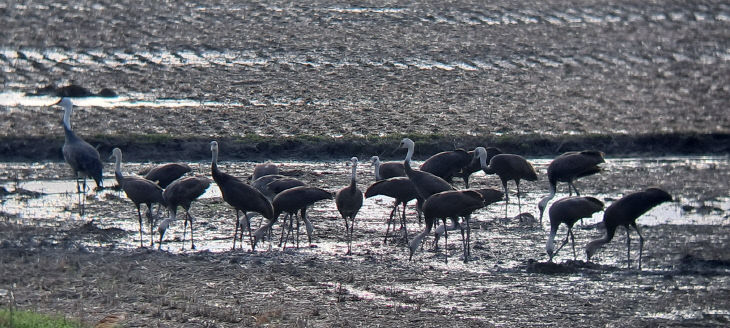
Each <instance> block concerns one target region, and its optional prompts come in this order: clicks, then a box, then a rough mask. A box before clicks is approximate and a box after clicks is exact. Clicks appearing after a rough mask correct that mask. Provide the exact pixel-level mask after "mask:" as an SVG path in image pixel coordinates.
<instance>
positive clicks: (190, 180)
mask: <svg viewBox="0 0 730 328" xmlns="http://www.w3.org/2000/svg"><path fill="white" fill-rule="evenodd" d="M209 186H210V179H208V178H206V177H186V178H181V179H178V180H175V181H173V182H172V183H171V184H170V185H168V186H167V188H165V191H164V192H162V197H163V198H164V199H165V202H166V203H167V208H168V209H169V210H170V218H169V220H170V222H172V221H175V219H176V217H177V207H178V206H182V208H183V209H185V224H184V225H183V239H182V242H183V248H185V232H186V230H187V226H188V221H190V248H191V249H195V237H194V236H193V216H192V215H190V205H191V204H192V203H193V201H195V200H196V199H198V197H200V196H201V195H202V194H203V193H205V191H206V190H207V189H208V187H209ZM164 235H165V229H160V243H159V245H158V246H159V247H161V246H162V238H163V237H164Z"/></svg>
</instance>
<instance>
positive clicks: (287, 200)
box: [254, 186, 332, 247]
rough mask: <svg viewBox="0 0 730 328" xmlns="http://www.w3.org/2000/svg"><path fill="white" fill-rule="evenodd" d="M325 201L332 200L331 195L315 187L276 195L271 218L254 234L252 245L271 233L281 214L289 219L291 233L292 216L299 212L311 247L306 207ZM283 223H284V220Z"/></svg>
mask: <svg viewBox="0 0 730 328" xmlns="http://www.w3.org/2000/svg"><path fill="white" fill-rule="evenodd" d="M326 199H332V193H331V192H329V191H327V190H324V189H321V188H317V187H309V186H298V187H294V188H290V189H287V190H284V191H282V192H281V193H279V194H278V195H276V197H274V200H273V202H272V204H273V206H274V215H273V218H272V219H270V220H269V221H268V222H267V223H266V224H265V225H263V226H261V227H260V228H258V229H257V230H256V232H254V245H256V244H258V242H259V241H261V240H262V239H263V238H264V236H265V234H266V233H267V232H270V231H271V228H272V227H273V225H274V223H276V221H277V219H278V218H279V216H280V215H281V214H282V213H286V215H287V216H288V217H289V226H290V229H289V231H291V230H292V229H291V228H292V226H293V222H294V216H295V215H296V213H297V212H300V214H301V218H302V220H303V221H304V224H305V227H306V230H307V237H308V239H309V243H310V245H311V243H312V231H313V226H312V223H311V221H310V220H309V219H308V218H307V207H309V206H311V205H312V204H314V203H316V202H318V201H321V200H326ZM284 222H286V220H285V221H284ZM283 229H284V230H286V228H285V227H283ZM298 233H299V219H298V218H297V234H298ZM288 234H289V232H287V237H286V239H284V241H283V242H280V244H282V243H283V247H286V240H287V239H288ZM298 240H299V239H298V238H297V247H299V245H298Z"/></svg>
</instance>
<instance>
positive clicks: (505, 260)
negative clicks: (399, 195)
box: [0, 0, 730, 327]
mask: <svg viewBox="0 0 730 328" xmlns="http://www.w3.org/2000/svg"><path fill="white" fill-rule="evenodd" d="M0 21H2V22H3V24H2V26H3V33H0V83H2V86H3V87H2V93H0V162H2V163H3V164H5V163H7V162H10V161H14V162H13V163H11V164H8V165H6V166H5V167H6V168H7V169H6V170H3V171H2V172H0V181H1V182H3V183H4V184H6V185H7V184H8V183H13V181H25V180H32V181H46V182H50V181H51V180H56V179H70V176H69V172H68V167H67V166H65V164H63V163H62V157H61V153H60V148H61V145H62V144H63V130H62V127H61V124H60V120H61V117H62V112H61V111H60V110H59V109H58V107H57V106H51V104H52V103H53V102H54V101H56V100H57V98H56V94H54V93H53V92H50V94H49V92H48V91H49V90H53V89H55V88H56V87H62V86H66V85H69V84H77V85H81V86H83V87H85V88H87V89H89V90H90V91H92V92H94V93H96V92H99V91H100V90H102V88H108V89H111V90H113V91H114V92H115V93H116V94H117V95H118V96H119V97H118V100H119V101H120V102H121V103H123V105H122V104H121V103H120V105H110V106H107V105H94V104H93V103H92V105H82V106H77V107H76V108H75V110H74V113H73V117H72V122H73V129H74V131H75V132H76V133H77V134H78V135H80V136H82V137H83V138H84V139H86V140H87V141H89V142H90V143H91V144H92V145H94V146H97V147H98V149H99V151H100V153H101V155H102V157H104V158H106V157H107V156H109V154H110V153H111V149H112V148H114V147H120V148H122V150H123V151H124V154H125V160H126V161H130V162H138V163H139V162H143V163H149V162H150V161H155V162H157V161H185V162H193V161H202V160H208V159H209V157H210V150H209V142H210V140H214V139H215V140H218V141H219V143H220V145H221V157H222V161H241V160H243V161H245V162H234V163H230V162H229V164H227V165H225V168H226V169H228V170H230V171H229V172H231V173H233V174H234V175H236V176H239V177H241V178H245V177H246V176H248V175H249V174H250V172H251V169H252V165H253V162H255V161H261V160H264V159H274V160H282V161H283V160H292V161H296V160H324V161H338V160H340V159H344V158H349V157H351V156H358V157H360V158H361V159H362V158H369V156H372V155H376V154H377V155H383V156H384V157H389V156H396V155H391V151H392V150H393V149H394V148H395V147H396V145H397V144H398V141H399V140H400V138H402V137H403V136H409V137H411V138H413V139H414V140H415V141H416V143H417V146H416V156H415V158H416V159H417V160H422V159H425V158H426V157H427V156H429V155H431V154H434V153H436V152H438V151H442V150H450V149H453V148H454V147H463V148H467V149H473V147H475V146H485V145H488V146H497V147H500V148H501V149H502V150H503V151H505V152H509V153H517V154H520V155H524V156H525V157H530V158H537V157H542V158H552V157H554V156H557V155H558V154H560V153H562V152H564V151H570V150H582V149H597V150H601V151H604V152H605V153H606V155H607V157H609V158H617V157H622V156H634V157H641V156H651V157H652V158H655V156H662V155H675V156H684V155H707V154H711V155H715V156H726V155H727V154H728V153H729V152H730V148H729V146H728V145H730V142H728V141H729V140H730V115H728V110H727V108H728V99H730V50H728V49H730V34H729V33H730V32H728V31H730V5H728V4H727V3H725V2H723V1H702V2H690V3H688V2H686V1H629V0H626V1H611V2H606V1H571V0H567V1H532V2H529V3H526V2H524V1H510V0H500V1H496V2H490V3H484V2H482V1H468V0H461V1H449V2H443V1H423V2H418V3H412V2H409V1H370V0H368V1H360V2H358V4H357V5H356V6H343V5H342V4H340V3H336V2H329V1H307V2H295V3H290V2H285V1H249V2H245V3H239V2H235V1H214V2H211V1H200V2H187V3H185V4H180V3H177V2H162V1H157V2H147V3H144V4H140V3H139V2H137V1H106V0H102V1H75V2H74V3H73V4H69V3H67V2H62V1H58V2H54V1H44V2H40V3H26V2H15V1H10V2H5V3H0ZM49 86H50V88H48V87H49ZM17 99H20V100H17ZM115 99H116V98H115ZM83 101H84V100H81V99H78V102H79V103H83ZM24 102H26V103H24ZM28 103H30V104H28ZM401 155H402V154H399V155H397V156H398V158H402V157H401ZM31 162H40V164H39V163H31ZM657 162H660V161H658V160H657ZM201 163H202V164H201ZM198 164H201V165H202V166H204V167H207V165H209V163H208V162H198ZM607 164H610V163H607ZM135 165H136V164H135ZM652 165H654V164H652ZM108 166H109V165H108V164H107V167H106V168H105V172H110V170H109V167H108ZM38 167H40V168H38ZM332 167H335V166H334V165H333V166H332ZM648 167H650V165H648V164H646V165H637V166H636V167H632V168H623V169H620V170H618V169H616V170H607V171H606V172H602V173H601V174H599V175H597V176H594V177H589V178H585V180H581V183H579V187H581V188H582V189H581V191H584V192H585V193H586V194H594V193H595V194H601V195H604V197H602V198H601V199H602V200H603V201H605V202H606V204H607V205H608V204H609V203H610V202H611V201H613V200H615V199H617V198H618V197H620V196H621V195H624V194H627V193H629V192H632V191H637V190H641V189H643V188H646V187H648V186H653V185H656V186H660V187H662V188H664V189H666V190H669V191H670V192H671V194H672V195H673V196H674V197H675V199H676V200H677V203H675V204H672V205H671V206H682V207H683V208H687V211H693V212H697V211H707V215H709V216H712V217H716V218H721V220H722V218H724V221H723V222H725V223H724V224H721V225H699V224H682V225H679V224H659V225H650V226H646V227H643V230H642V234H643V236H644V238H645V239H646V245H645V247H644V254H643V255H644V259H643V260H644V262H643V268H642V270H641V271H638V270H636V257H637V256H638V254H637V253H638V252H637V244H636V239H637V238H633V239H632V242H633V244H632V254H631V255H632V260H633V262H632V267H631V269H627V268H626V267H627V262H626V260H625V259H626V248H625V246H626V244H625V235H623V230H621V229H620V230H619V233H618V235H617V237H616V238H615V239H614V241H612V242H611V243H610V244H609V245H607V247H606V248H605V249H604V250H602V251H601V253H599V255H598V257H597V258H596V259H594V260H595V262H591V263H588V262H585V261H584V260H583V259H585V256H584V253H583V247H584V246H585V244H586V243H587V242H588V241H589V240H591V239H593V238H597V237H599V236H600V235H601V233H602V230H601V229H600V228H597V227H596V226H594V225H588V226H586V227H582V228H576V239H578V240H577V242H576V251H577V253H578V255H577V260H575V261H574V260H573V257H572V254H571V250H570V249H569V248H568V247H569V246H570V245H568V246H566V248H565V249H563V251H562V253H561V256H560V257H559V258H558V259H557V263H558V264H550V263H547V255H546V254H545V251H544V244H545V238H546V231H545V229H546V228H547V227H540V226H538V225H537V224H535V223H534V222H532V223H526V224H520V223H518V221H517V220H514V219H512V218H504V214H503V213H504V211H503V210H502V206H503V203H501V202H500V203H497V204H495V205H492V206H491V207H490V209H489V210H488V212H486V213H485V212H482V213H480V214H478V215H475V218H474V220H475V221H474V226H475V229H474V230H475V232H474V241H473V244H472V248H473V250H472V252H473V254H474V258H473V259H472V261H471V262H469V263H466V264H465V263H462V262H461V261H460V258H459V254H461V246H460V245H459V242H458V241H455V240H459V236H458V232H452V233H451V234H450V237H449V246H448V247H445V248H446V251H447V252H448V254H449V262H448V264H446V263H445V257H444V246H442V248H441V250H440V251H433V250H432V249H431V244H430V240H432V238H427V241H426V243H425V244H424V247H423V249H422V250H420V249H419V251H418V252H417V253H416V255H414V260H413V261H408V250H407V249H406V248H405V247H404V246H403V245H402V244H398V243H394V244H390V243H383V242H382V240H381V239H382V232H383V230H384V229H383V224H382V222H383V221H384V218H383V217H382V216H384V215H387V212H385V209H386V208H387V206H388V202H382V203H378V204H379V205H382V207H383V211H384V212H383V213H378V215H377V216H375V215H372V216H364V217H363V218H362V220H363V224H362V225H360V224H359V225H358V226H357V227H356V229H355V235H356V236H355V238H356V243H355V245H354V246H355V249H354V250H353V251H354V254H353V255H348V256H346V255H344V252H343V250H342V248H343V247H344V245H345V240H344V237H343V234H342V231H341V230H342V229H341V228H342V222H341V221H340V220H341V219H340V218H339V216H338V215H337V214H336V212H335V211H333V210H332V204H329V205H327V206H329V208H327V210H323V209H322V208H317V207H315V209H313V210H312V213H313V214H312V215H313V216H315V217H317V218H318V219H319V220H321V221H320V222H319V223H317V222H315V225H316V226H317V230H315V231H316V234H315V235H316V237H315V241H314V244H315V247H301V248H299V249H295V248H287V249H286V250H283V251H282V250H280V248H278V247H276V245H274V246H273V247H272V249H270V250H269V249H267V248H264V249H258V250H257V251H256V252H251V251H248V249H250V245H249V244H248V242H247V241H246V240H245V238H244V249H243V250H240V249H236V250H219V249H218V250H213V251H211V250H201V251H190V250H187V251H178V249H179V245H178V244H179V239H180V236H179V233H178V232H179V230H180V229H181V228H182V227H181V224H177V225H176V227H175V229H176V230H175V234H174V236H175V237H169V238H170V239H171V241H167V242H166V244H165V247H164V248H163V250H161V251H158V250H157V249H156V247H155V248H136V246H137V245H136V242H137V241H138V239H135V238H136V231H135V228H134V226H132V228H125V229H121V228H118V227H116V225H117V224H121V223H120V222H122V221H127V223H129V222H130V220H132V218H133V217H135V216H136V213H134V211H133V206H132V205H131V203H130V202H129V201H128V200H127V199H126V198H125V196H124V195H123V194H119V193H114V192H105V193H102V192H99V193H98V194H97V193H92V194H91V196H89V198H88V199H87V201H88V202H87V206H88V208H87V209H88V211H89V213H90V214H89V217H94V218H95V219H94V220H93V221H92V220H91V219H88V218H82V217H79V216H78V215H77V213H78V208H77V207H75V206H76V205H75V203H73V204H74V205H67V206H68V207H67V208H64V207H63V206H61V207H60V208H61V210H60V211H61V213H62V215H60V216H62V217H68V220H57V218H58V216H53V215H50V214H39V215H37V216H35V217H18V216H16V215H13V214H9V213H8V212H6V211H4V210H0V306H2V307H8V308H18V309H28V310H35V311H39V312H44V313H58V314H62V315H66V316H69V317H73V318H78V319H81V320H82V321H84V322H85V323H88V324H89V325H92V326H93V325H94V324H95V323H97V322H99V321H100V320H102V319H103V318H108V320H109V321H119V322H120V324H121V325H122V326H124V327H150V326H159V327H239V326H254V325H261V326H294V327H330V326H338V327H340V326H341V327H350V326H353V327H354V326H367V327H371V326H378V325H379V326H438V327H441V326H455V327H471V326H474V327H476V326H479V327H482V326H519V327H524V326H554V327H566V326H590V327H594V326H620V327H636V326H662V327H664V326H676V327H686V326H727V325H728V322H729V321H730V304H729V303H730V256H729V255H728V251H727V250H728V249H730V237H729V236H730V231H729V229H730V228H728V224H727V219H728V214H727V210H726V209H723V208H715V207H712V206H704V205H703V204H704V202H708V204H709V203H710V202H720V203H722V202H727V199H728V196H730V195H728V188H727V185H728V181H730V177H729V174H730V173H729V172H730V170H729V169H728V167H727V161H726V160H725V161H721V164H702V165H695V164H694V163H693V162H692V161H690V160H688V161H687V163H686V165H678V166H664V165H661V163H660V164H659V165H655V166H652V167H656V168H657V169H649V168H648ZM137 169H139V167H126V166H125V173H128V172H136V170H137ZM364 170H365V169H363V170H361V173H359V174H360V177H361V178H362V179H361V181H362V182H361V186H363V189H364V186H367V185H368V184H369V183H370V182H372V178H370V175H367V177H366V173H363V172H362V171H364ZM346 171H347V170H346V169H344V168H343V167H341V166H337V168H336V169H327V170H323V171H317V172H309V171H306V170H298V171H292V172H289V173H290V174H291V175H294V176H296V177H297V178H300V179H302V180H303V181H305V182H307V183H309V184H314V185H317V186H322V187H325V188H326V189H328V190H332V191H334V190H337V189H339V188H341V187H343V186H344V185H345V184H346V182H347V181H346V180H347V178H346V176H347V173H346ZM335 172H336V173H335ZM539 172H540V173H541V174H540V181H539V182H538V183H527V184H526V185H523V187H524V189H523V191H524V193H525V194H526V196H525V197H526V199H524V200H523V201H524V202H525V203H524V204H523V210H524V211H527V212H530V213H532V214H533V215H536V210H535V206H534V204H535V203H536V202H537V200H538V199H539V197H541V196H543V195H544V194H545V193H546V190H547V182H546V178H545V176H544V172H545V168H544V167H539ZM198 173H202V174H206V175H207V174H208V171H207V168H206V169H205V170H199V172H198ZM107 176H108V173H107ZM479 179H484V178H479ZM486 181H489V184H488V186H489V187H494V188H499V187H500V186H499V184H498V182H496V180H494V179H493V178H489V179H487V180H486ZM69 183H72V182H70V180H69ZM511 186H513V185H511ZM211 188H217V187H216V186H211ZM10 189H12V188H8V190H6V189H1V190H0V197H1V198H0V199H1V200H2V204H3V205H2V206H5V204H6V203H8V202H10V201H9V199H10V198H12V197H15V196H17V195H18V193H22V192H23V191H22V190H18V189H16V190H10ZM23 197H29V198H33V197H38V196H37V195H34V194H32V193H28V194H27V195H26V194H23ZM40 197H43V195H41V196H40ZM71 199H74V200H75V199H76V198H75V196H73V197H71ZM71 203H72V202H69V204H71ZM53 206H56V205H53ZM510 206H514V204H511V205H510ZM51 207H52V206H51V205H49V208H51ZM3 208H4V207H3ZM57 208H58V206H56V207H54V210H55V209H57ZM193 212H194V213H195V214H196V215H197V217H199V218H201V224H207V225H203V226H202V228H201V229H205V230H206V231H207V232H208V233H210V234H215V233H217V232H218V231H221V232H220V233H217V234H216V235H224V236H227V237H216V238H214V239H212V240H211V239H209V240H206V242H208V243H221V244H225V245H229V241H230V236H231V234H230V232H232V231H229V230H227V229H230V230H232V227H230V223H231V222H232V220H233V214H232V211H231V209H230V207H229V206H228V205H227V204H225V203H224V202H223V200H222V199H221V198H219V197H216V198H210V199H203V200H201V201H200V202H199V203H196V204H195V205H194V210H193ZM381 214H382V215H381ZM408 214H409V215H411V214H413V213H412V211H410V210H409V212H408ZM413 217H414V216H412V217H411V218H410V220H411V221H410V223H409V224H410V226H409V227H411V228H409V232H411V233H413V232H414V231H418V230H420V229H421V227H422V226H420V225H418V224H416V223H415V222H416V221H415V219H414V218H413ZM117 219H119V220H117ZM376 221H377V222H380V225H379V226H378V227H379V228H377V229H376V228H374V227H371V226H368V223H370V224H373V225H374V222H376ZM257 222H258V221H257ZM178 223H181V222H178ZM130 224H136V222H132V223H130ZM545 224H547V223H545ZM640 224H641V221H640ZM277 227H278V226H277ZM145 229H147V228H145ZM218 229H220V230H218ZM277 232H278V230H277ZM564 232H565V230H562V229H561V230H560V233H559V234H558V238H559V239H560V238H562V236H563V234H564ZM130 244H131V245H130ZM442 245H443V244H442Z"/></svg>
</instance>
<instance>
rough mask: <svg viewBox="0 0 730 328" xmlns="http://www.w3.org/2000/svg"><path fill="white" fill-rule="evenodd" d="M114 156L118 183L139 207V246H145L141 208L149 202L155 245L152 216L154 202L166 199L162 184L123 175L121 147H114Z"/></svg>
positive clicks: (151, 238) (151, 244) (152, 241)
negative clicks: (163, 194) (163, 195)
mask: <svg viewBox="0 0 730 328" xmlns="http://www.w3.org/2000/svg"><path fill="white" fill-rule="evenodd" d="M112 157H114V158H115V160H116V163H115V169H114V177H115V178H116V179H117V183H118V184H119V186H120V187H122V190H124V193H125V194H127V198H129V199H130V200H131V201H132V203H134V206H135V207H136V208H137V217H138V218H139V246H140V247H144V246H143V244H142V239H143V237H142V213H141V210H140V205H141V204H147V221H148V223H149V226H150V246H153V245H154V244H155V243H154V240H153V236H152V235H153V230H152V225H153V224H154V222H153V221H154V219H153V216H152V204H153V203H158V204H163V205H164V204H165V200H164V199H163V197H162V188H160V186H158V185H157V184H156V183H154V182H152V181H150V180H147V179H145V178H142V177H136V176H123V175H122V150H121V149H119V148H114V150H112Z"/></svg>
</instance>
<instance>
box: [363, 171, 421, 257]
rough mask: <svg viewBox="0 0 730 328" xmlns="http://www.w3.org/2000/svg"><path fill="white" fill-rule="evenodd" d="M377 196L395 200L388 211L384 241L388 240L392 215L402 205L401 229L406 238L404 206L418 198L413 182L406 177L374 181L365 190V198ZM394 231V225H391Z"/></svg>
mask: <svg viewBox="0 0 730 328" xmlns="http://www.w3.org/2000/svg"><path fill="white" fill-rule="evenodd" d="M378 195H383V196H387V197H391V198H394V199H395V203H394V204H393V210H391V211H390V217H389V218H388V222H387V227H386V228H385V241H383V242H384V243H385V242H386V241H387V240H388V232H389V231H390V224H391V223H392V221H393V215H395V211H396V210H397V209H398V205H400V204H403V214H402V218H401V229H404V230H405V231H406V238H408V230H407V228H406V205H407V204H408V202H410V201H412V200H414V199H416V198H418V191H416V187H415V186H414V185H413V182H411V180H410V179H409V178H408V177H394V178H389V179H385V180H380V181H376V182H375V183H373V184H372V185H370V187H368V189H367V190H365V198H370V197H374V196H378ZM393 230H395V224H394V225H393Z"/></svg>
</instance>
